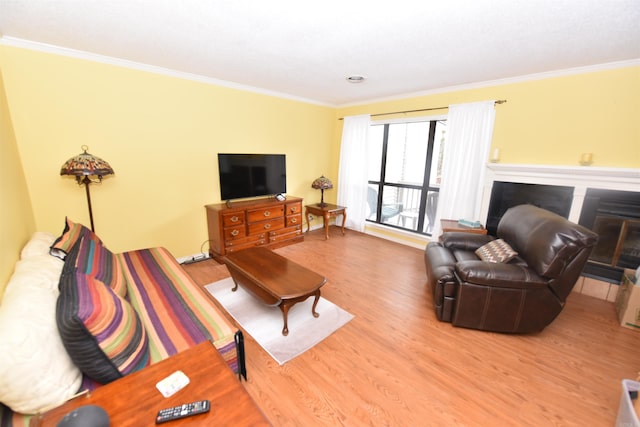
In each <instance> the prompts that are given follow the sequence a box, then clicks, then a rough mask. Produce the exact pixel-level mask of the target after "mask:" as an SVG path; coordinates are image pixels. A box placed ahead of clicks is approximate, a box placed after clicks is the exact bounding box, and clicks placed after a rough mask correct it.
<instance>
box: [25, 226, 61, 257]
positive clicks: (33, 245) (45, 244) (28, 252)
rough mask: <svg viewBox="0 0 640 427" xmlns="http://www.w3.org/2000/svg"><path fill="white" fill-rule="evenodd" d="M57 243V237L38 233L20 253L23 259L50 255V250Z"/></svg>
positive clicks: (42, 232)
mask: <svg viewBox="0 0 640 427" xmlns="http://www.w3.org/2000/svg"><path fill="white" fill-rule="evenodd" d="M55 241H56V236H54V235H53V234H51V233H45V232H44V231H36V232H35V233H33V236H31V239H30V240H29V241H28V242H27V244H26V245H24V248H22V252H20V258H21V259H27V258H34V257H40V256H42V255H44V254H48V253H49V248H50V247H51V245H53V242H55Z"/></svg>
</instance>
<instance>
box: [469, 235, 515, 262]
mask: <svg viewBox="0 0 640 427" xmlns="http://www.w3.org/2000/svg"><path fill="white" fill-rule="evenodd" d="M476 255H477V256H478V258H480V259H481V260H482V261H486V262H496V263H497V262H509V261H511V260H512V259H513V258H514V257H515V256H516V255H518V252H516V251H514V250H513V248H512V247H511V246H509V244H508V243H507V242H505V241H504V240H502V239H496V240H492V241H491V242H489V243H487V244H486V245H484V246H481V247H479V248H478V249H477V250H476Z"/></svg>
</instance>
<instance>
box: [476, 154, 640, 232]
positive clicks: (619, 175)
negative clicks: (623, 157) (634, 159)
mask: <svg viewBox="0 0 640 427" xmlns="http://www.w3.org/2000/svg"><path fill="white" fill-rule="evenodd" d="M494 181H502V182H517V183H523V184H544V185H563V186H569V187H574V193H573V203H572V205H571V211H570V213H569V220H570V221H573V222H578V220H579V217H580V211H581V209H582V203H583V201H584V196H585V193H586V191H587V188H600V189H607V190H624V191H636V192H640V169H635V168H605V167H593V166H556V165H525V164H502V163H488V164H487V170H486V174H485V184H484V191H483V194H482V205H481V207H480V218H482V220H485V219H486V218H487V213H488V211H489V201H490V198H491V189H492V187H493V182H494Z"/></svg>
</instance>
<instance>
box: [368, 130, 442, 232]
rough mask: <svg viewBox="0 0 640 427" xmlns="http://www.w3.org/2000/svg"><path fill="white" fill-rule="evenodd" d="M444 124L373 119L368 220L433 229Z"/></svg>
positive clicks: (408, 228) (417, 229)
mask: <svg viewBox="0 0 640 427" xmlns="http://www.w3.org/2000/svg"><path fill="white" fill-rule="evenodd" d="M446 130H447V122H446V120H444V119H437V120H436V119H432V120H426V119H422V120H415V121H404V122H397V121H394V122H389V123H383V124H379V123H376V124H373V125H371V132H370V144H371V147H370V150H368V151H369V172H368V183H369V188H368V194H367V204H368V208H369V212H368V216H367V221H370V222H375V223H378V224H385V225H389V226H392V227H395V228H400V229H404V230H409V231H413V232H415V233H419V234H427V235H430V234H431V231H432V229H433V225H434V221H435V215H436V207H437V205H438V194H439V187H440V177H441V171H442V152H443V148H444V144H445V142H446Z"/></svg>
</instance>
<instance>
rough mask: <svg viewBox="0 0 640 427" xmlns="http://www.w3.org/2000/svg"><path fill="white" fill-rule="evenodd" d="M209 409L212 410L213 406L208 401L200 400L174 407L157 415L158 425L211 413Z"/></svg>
mask: <svg viewBox="0 0 640 427" xmlns="http://www.w3.org/2000/svg"><path fill="white" fill-rule="evenodd" d="M209 409H211V404H210V402H209V401H208V400H199V401H197V402H193V403H185V404H184V405H178V406H174V407H173V408H166V409H161V410H159V411H158V415H156V424H162V423H166V422H168V421H173V420H178V419H180V418H185V417H190V416H192V415H198V414H202V413H205V412H209Z"/></svg>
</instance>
